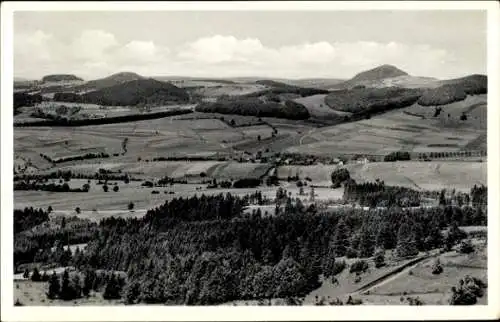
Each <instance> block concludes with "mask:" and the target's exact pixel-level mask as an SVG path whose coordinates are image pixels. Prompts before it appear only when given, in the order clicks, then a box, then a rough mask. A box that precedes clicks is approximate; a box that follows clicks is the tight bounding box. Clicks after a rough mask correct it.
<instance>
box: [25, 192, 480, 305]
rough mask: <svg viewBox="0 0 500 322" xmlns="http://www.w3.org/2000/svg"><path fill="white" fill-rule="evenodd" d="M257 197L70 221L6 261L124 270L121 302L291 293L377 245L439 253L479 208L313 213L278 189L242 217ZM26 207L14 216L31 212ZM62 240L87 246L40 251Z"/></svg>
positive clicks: (197, 200)
mask: <svg viewBox="0 0 500 322" xmlns="http://www.w3.org/2000/svg"><path fill="white" fill-rule="evenodd" d="M378 185H379V186H375V185H369V184H365V185H356V186H354V188H353V187H351V186H349V185H347V186H346V192H347V193H346V195H349V196H348V197H349V198H350V194H351V193H353V194H354V195H355V194H356V191H362V190H368V191H375V192H380V191H381V190H380V189H381V188H380V187H381V186H380V184H378ZM382 187H383V186H382ZM384 189H385V193H386V194H388V195H390V196H389V197H387V199H388V200H393V199H394V196H397V197H398V198H406V199H411V198H412V197H413V192H412V191H410V190H404V189H402V190H401V189H399V190H398V189H390V188H389V189H388V188H387V187H385V188H384ZM279 191H280V189H278V192H279ZM485 191H486V190H485V189H482V188H481V187H479V188H478V187H476V188H475V189H474V191H471V193H472V194H473V196H471V197H469V199H470V200H473V199H474V200H476V201H477V200H481V198H482V197H480V196H483V195H484V194H485ZM384 198H386V196H385V195H384ZM259 199H262V196H261V195H260V197H259V194H258V193H255V194H252V195H247V196H243V197H239V196H233V195H231V194H226V195H223V194H220V195H216V196H205V195H202V196H201V197H197V196H195V197H191V198H187V199H186V198H176V199H173V200H171V201H167V202H165V204H163V205H162V206H160V207H157V208H154V209H151V210H149V211H148V212H147V214H146V215H145V216H144V217H143V218H141V219H138V218H133V219H122V218H120V219H118V218H107V219H103V220H102V221H101V222H100V223H99V224H98V226H96V224H90V223H84V222H80V223H79V224H78V225H75V226H68V224H65V227H64V228H61V227H62V226H60V228H59V229H48V230H47V231H45V232H38V233H37V234H33V233H31V234H27V233H26V232H22V233H19V234H16V248H15V249H16V251H17V252H16V253H15V259H16V261H17V262H18V263H20V262H32V261H34V259H35V257H36V261H38V262H51V261H52V262H54V261H58V262H59V263H60V264H63V263H68V262H70V263H71V264H73V265H74V266H76V267H77V269H78V270H79V271H81V272H93V271H96V270H106V271H121V272H125V273H126V276H127V278H126V282H124V284H123V287H122V288H120V292H119V296H120V297H121V298H122V299H123V300H124V301H126V302H127V303H129V304H132V303H150V304H151V303H162V304H187V305H197V304H198V305H199V304H218V303H224V302H227V301H232V300H248V299H269V298H277V297H278V298H285V299H292V298H295V297H300V296H303V295H305V294H307V293H308V292H310V291H311V290H313V289H315V288H316V287H318V286H319V277H320V275H323V276H326V277H331V276H334V275H336V274H338V273H339V272H341V271H342V270H344V269H349V270H350V271H351V272H352V273H355V272H357V271H358V270H365V269H367V268H369V266H370V265H372V264H369V262H367V261H366V260H365V259H367V258H369V257H372V256H374V255H375V254H379V255H377V256H378V257H377V258H378V259H377V261H376V262H377V263H379V262H380V261H382V262H383V257H382V258H379V257H380V252H379V251H378V250H384V249H385V250H387V249H393V250H395V252H396V254H397V255H398V256H399V257H401V258H406V257H408V256H415V255H416V254H417V253H418V252H419V251H426V250H430V249H435V248H444V249H449V248H451V247H452V246H454V245H456V244H458V243H460V242H461V241H462V240H463V239H464V238H466V236H467V235H466V234H465V233H464V232H463V231H461V230H460V229H459V228H458V227H459V226H470V225H484V224H486V212H485V209H484V210H483V207H474V206H471V205H463V206H462V207H458V206H454V205H451V204H449V203H448V202H445V203H444V204H442V205H440V206H436V207H432V208H416V209H413V208H400V207H398V206H397V203H395V204H394V207H388V208H381V209H371V210H368V211H364V210H362V209H357V208H344V209H336V210H328V211H319V210H317V209H316V207H313V206H309V207H305V206H304V205H303V204H301V203H299V202H296V201H295V202H294V200H295V199H294V198H291V197H289V196H287V194H286V193H280V195H279V196H278V195H277V199H278V204H282V205H284V210H282V209H279V211H277V212H276V213H275V214H274V215H271V216H263V215H262V213H261V211H260V209H258V210H257V211H254V212H253V213H252V214H250V215H247V216H243V215H242V214H243V211H244V209H245V208H246V206H247V205H249V204H250V203H253V202H259ZM384 200H385V199H384ZM260 203H262V200H261V201H260ZM31 212H33V211H32V210H30V211H27V212H26V211H25V212H24V213H25V214H26V216H27V217H28V218H32V217H33V215H32V214H31ZM20 215H22V213H21V212H18V213H17V216H18V217H19V216H20ZM27 221H30V219H27ZM19 222H21V220H19ZM33 224H34V223H33ZM443 230H445V231H446V233H443ZM67 238H70V239H71V240H70V241H69V242H70V243H77V242H78V243H81V242H88V245H87V248H86V251H85V252H79V253H78V255H77V256H76V255H73V256H71V254H69V255H68V254H66V253H64V252H61V247H60V246H58V247H59V248H58V249H59V250H58V251H56V253H57V252H59V253H58V255H51V252H50V251H48V250H47V249H48V248H50V247H52V246H53V245H54V243H55V242H56V241H60V242H66V240H67ZM38 249H42V250H44V251H41V252H39V251H37V250H38ZM69 256H71V258H70V257H69ZM341 256H347V257H349V258H355V257H359V258H360V260H359V261H358V262H356V263H355V265H354V264H353V266H352V267H347V266H346V265H345V263H343V262H342V261H339V260H338V257H341ZM377 265H381V264H380V263H379V264H377ZM58 283H59V282H58ZM113 283H116V281H114V282H113Z"/></svg>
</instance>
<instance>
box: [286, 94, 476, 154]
mask: <svg viewBox="0 0 500 322" xmlns="http://www.w3.org/2000/svg"><path fill="white" fill-rule="evenodd" d="M462 112H465V113H466V114H467V120H465V121H461V120H460V116H461V115H462ZM434 113H435V108H434V107H422V106H419V105H417V104H415V105H413V106H410V107H408V108H403V109H401V110H395V111H391V112H388V113H385V114H382V115H378V116H375V117H372V118H370V119H366V120H361V121H357V122H352V123H345V124H340V125H336V126H331V127H324V128H320V129H317V130H316V131H314V133H312V134H308V135H307V138H304V140H302V141H301V143H302V144H301V145H298V146H293V147H290V148H289V149H288V151H289V152H294V153H307V154H317V155H332V156H336V155H342V154H356V153H363V154H373V155H385V154H387V153H389V152H392V151H398V150H405V151H409V152H425V153H430V152H456V151H461V150H481V149H483V150H484V149H485V148H486V143H485V140H484V139H483V137H484V135H485V133H486V96H484V95H476V96H469V97H468V98H467V99H466V100H464V101H461V102H456V103H453V104H449V105H444V106H442V111H441V114H440V115H439V116H438V117H433V115H434ZM448 114H449V115H450V116H449V117H448Z"/></svg>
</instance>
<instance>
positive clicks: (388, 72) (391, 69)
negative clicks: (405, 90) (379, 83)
mask: <svg viewBox="0 0 500 322" xmlns="http://www.w3.org/2000/svg"><path fill="white" fill-rule="evenodd" d="M398 76H408V73H407V72H405V71H402V70H401V69H399V68H397V67H395V66H392V65H382V66H378V67H375V68H373V69H370V70H367V71H364V72H361V73H358V74H356V75H355V76H354V77H353V78H351V79H350V80H348V81H347V82H348V83H358V82H362V81H373V80H380V79H384V78H393V77H398Z"/></svg>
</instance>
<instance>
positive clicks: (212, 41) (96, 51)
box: [14, 29, 460, 78]
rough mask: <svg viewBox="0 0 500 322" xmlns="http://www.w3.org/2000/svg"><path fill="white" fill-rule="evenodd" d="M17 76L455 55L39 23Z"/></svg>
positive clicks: (279, 68) (272, 68)
mask: <svg viewBox="0 0 500 322" xmlns="http://www.w3.org/2000/svg"><path fill="white" fill-rule="evenodd" d="M14 57H15V60H14V63H15V66H14V70H15V74H16V75H17V76H23V77H35V78H40V77H41V76H43V75H44V74H48V73H75V74H78V75H79V76H82V77H84V78H95V77H102V76H106V75H109V74H111V73H115V72H119V71H124V70H129V71H135V72H137V73H141V74H144V75H151V76H153V75H162V74H163V75H172V74H177V75H186V76H219V77H224V76H227V77H231V76H249V75H252V76H275V77H343V78H349V77H352V76H353V75H354V74H356V73H358V72H360V71H362V70H366V69H368V68H373V67H376V66H377V65H381V64H392V65H395V66H397V67H399V68H401V69H403V70H405V71H407V72H408V73H410V74H413V75H418V76H436V75H435V73H436V71H440V72H442V73H451V74H453V72H454V70H455V68H456V64H457V63H459V62H460V58H459V57H458V58H457V57H455V56H454V55H453V53H450V52H447V51H445V50H443V49H440V48H434V47H431V46H429V45H425V44H424V45H410V44H405V43H399V42H388V43H380V42H371V41H352V42H328V41H319V42H313V43H310V42H309V43H307V42H306V43H299V44H292V45H287V46H281V47H272V46H268V45H265V44H263V43H262V42H261V41H260V40H259V39H257V38H243V39H238V38H236V37H234V36H230V35H214V36H209V37H202V38H199V39H194V40H193V41H190V42H186V43H185V44H183V45H181V46H179V47H177V48H168V47H166V46H164V45H163V44H159V43H157V42H155V41H152V40H147V39H130V40H127V41H125V42H120V41H119V40H118V39H117V38H116V37H115V35H113V34H112V33H110V32H108V31H104V30H94V29H89V30H84V31H82V32H81V34H79V35H78V36H77V37H76V38H75V39H73V40H70V41H68V42H64V41H61V40H60V39H58V38H57V37H55V36H54V35H51V34H47V33H45V32H43V31H41V30H38V31H35V32H32V33H31V34H30V33H18V34H16V35H15V38H14Z"/></svg>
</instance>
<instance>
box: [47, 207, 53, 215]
mask: <svg viewBox="0 0 500 322" xmlns="http://www.w3.org/2000/svg"><path fill="white" fill-rule="evenodd" d="M52 210H53V209H52V206H49V207H48V208H47V212H48V213H49V214H50V213H51V212H52Z"/></svg>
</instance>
